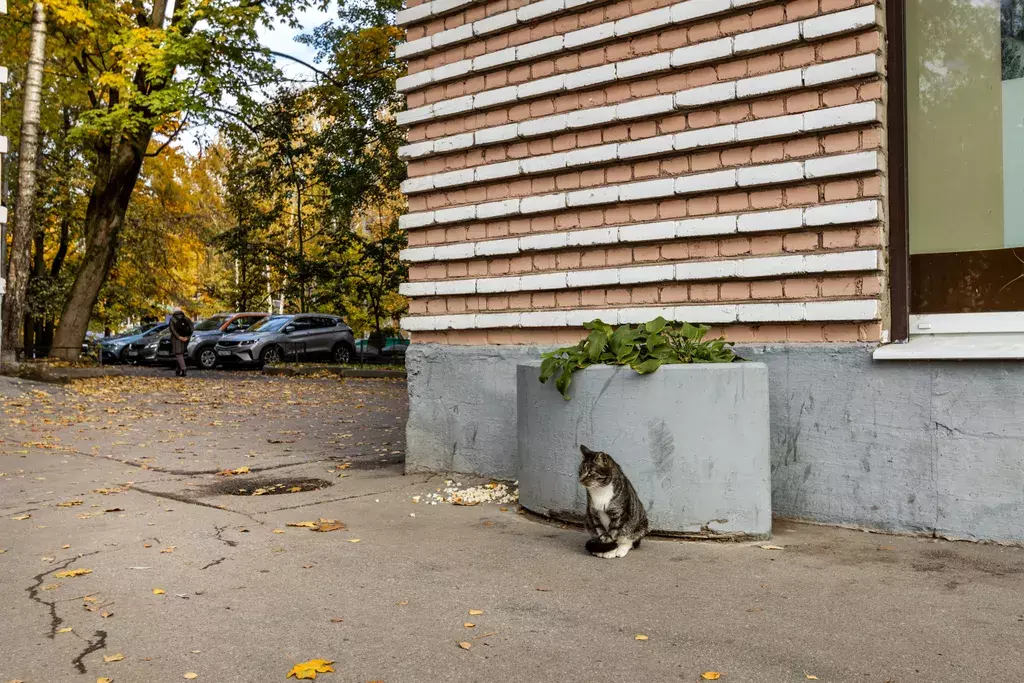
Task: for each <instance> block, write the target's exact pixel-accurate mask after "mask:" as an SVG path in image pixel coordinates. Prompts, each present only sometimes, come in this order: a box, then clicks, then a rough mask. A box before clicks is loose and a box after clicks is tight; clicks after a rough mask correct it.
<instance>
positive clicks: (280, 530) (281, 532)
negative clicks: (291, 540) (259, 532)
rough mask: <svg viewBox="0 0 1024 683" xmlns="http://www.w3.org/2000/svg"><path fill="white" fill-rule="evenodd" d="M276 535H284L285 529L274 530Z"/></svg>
mask: <svg viewBox="0 0 1024 683" xmlns="http://www.w3.org/2000/svg"><path fill="white" fill-rule="evenodd" d="M274 533H275V534H283V533H284V529H274Z"/></svg>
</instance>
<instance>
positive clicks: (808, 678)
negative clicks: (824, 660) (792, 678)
mask: <svg viewBox="0 0 1024 683" xmlns="http://www.w3.org/2000/svg"><path fill="white" fill-rule="evenodd" d="M804 678H806V679H807V680H809V681H816V680H818V677H817V676H812V675H811V674H804Z"/></svg>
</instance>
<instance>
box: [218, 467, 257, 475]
mask: <svg viewBox="0 0 1024 683" xmlns="http://www.w3.org/2000/svg"><path fill="white" fill-rule="evenodd" d="M235 474H249V468H248V467H236V468H235V469H233V470H221V471H220V472H218V473H217V476H218V477H230V476H232V475H235Z"/></svg>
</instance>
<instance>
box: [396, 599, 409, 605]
mask: <svg viewBox="0 0 1024 683" xmlns="http://www.w3.org/2000/svg"><path fill="white" fill-rule="evenodd" d="M395 604H396V605H401V606H403V607H405V606H406V605H408V604H409V601H408V600H399V601H398V602H396V603H395Z"/></svg>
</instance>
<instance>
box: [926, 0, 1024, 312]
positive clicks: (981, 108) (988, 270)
mask: <svg viewBox="0 0 1024 683" xmlns="http://www.w3.org/2000/svg"><path fill="white" fill-rule="evenodd" d="M907 146H908V169H907V170H908V179H909V191H910V196H909V216H910V253H911V259H910V293H911V311H912V312H914V313H966V312H981V311H1017V310H1024V277H1020V276H1021V274H1022V273H1024V250H1019V251H1018V250H1017V249H1016V248H1017V247H1020V246H1024V154H1022V152H1024V0H908V2H907Z"/></svg>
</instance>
